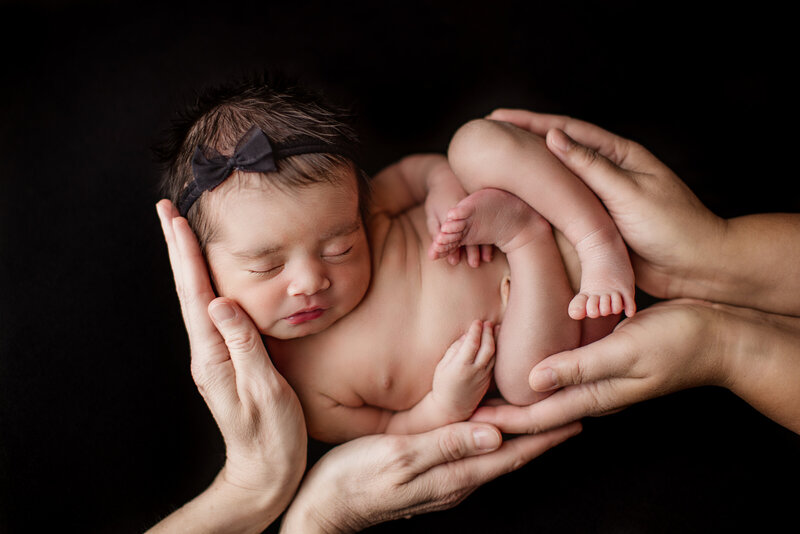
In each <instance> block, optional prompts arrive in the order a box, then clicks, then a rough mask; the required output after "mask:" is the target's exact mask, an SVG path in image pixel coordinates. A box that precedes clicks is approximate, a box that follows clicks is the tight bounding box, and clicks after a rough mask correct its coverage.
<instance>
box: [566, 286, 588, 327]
mask: <svg viewBox="0 0 800 534" xmlns="http://www.w3.org/2000/svg"><path fill="white" fill-rule="evenodd" d="M588 300H589V295H587V294H586V293H578V294H577V295H575V296H574V297H573V298H572V300H571V301H570V303H569V308H568V313H569V316H570V317H571V318H573V319H575V320H576V321H580V320H581V319H584V318H585V317H586V302H587V301H588Z"/></svg>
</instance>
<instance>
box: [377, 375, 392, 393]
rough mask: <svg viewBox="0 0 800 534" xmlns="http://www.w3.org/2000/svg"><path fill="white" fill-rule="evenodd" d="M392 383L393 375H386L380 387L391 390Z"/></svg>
mask: <svg viewBox="0 0 800 534" xmlns="http://www.w3.org/2000/svg"><path fill="white" fill-rule="evenodd" d="M392 385H393V383H392V377H391V376H388V375H386V376H384V377H383V378H382V379H381V380H380V387H381V389H383V390H385V391H389V390H391V389H392Z"/></svg>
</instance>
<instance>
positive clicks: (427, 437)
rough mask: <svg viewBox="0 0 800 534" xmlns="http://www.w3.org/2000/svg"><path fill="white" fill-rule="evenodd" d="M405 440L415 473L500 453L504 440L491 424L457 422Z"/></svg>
mask: <svg viewBox="0 0 800 534" xmlns="http://www.w3.org/2000/svg"><path fill="white" fill-rule="evenodd" d="M403 441H404V443H403V450H404V454H403V455H404V457H406V458H408V459H409V461H410V466H409V467H410V470H411V472H412V473H424V472H426V471H428V470H429V469H431V468H432V467H435V466H437V465H441V464H443V463H448V462H455V461H456V460H461V459H462V458H467V457H470V456H475V455H479V454H486V453H489V452H491V451H494V450H497V449H498V448H499V447H500V445H501V444H502V442H503V439H502V437H501V436H500V432H498V430H497V429H496V428H494V427H493V426H491V425H485V424H475V423H455V424H451V425H447V426H443V427H440V428H437V429H435V430H431V431H430V432H425V433H423V434H416V435H413V436H407V437H406V439H405V440H403Z"/></svg>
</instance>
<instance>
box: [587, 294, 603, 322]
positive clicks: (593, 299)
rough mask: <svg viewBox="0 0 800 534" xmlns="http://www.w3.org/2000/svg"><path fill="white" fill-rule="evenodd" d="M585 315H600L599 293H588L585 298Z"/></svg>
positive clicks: (592, 317) (594, 316)
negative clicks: (587, 296)
mask: <svg viewBox="0 0 800 534" xmlns="http://www.w3.org/2000/svg"><path fill="white" fill-rule="evenodd" d="M586 316H587V317H588V318H589V319H596V318H598V317H600V295H594V294H593V295H589V298H588V299H586Z"/></svg>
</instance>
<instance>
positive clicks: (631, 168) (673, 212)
mask: <svg viewBox="0 0 800 534" xmlns="http://www.w3.org/2000/svg"><path fill="white" fill-rule="evenodd" d="M489 118H490V119H493V120H501V121H506V122H510V123H512V124H515V125H516V126H519V127H520V128H524V129H527V130H529V131H532V132H534V133H536V134H539V135H542V136H546V139H547V147H548V148H549V149H550V151H551V152H553V154H555V155H556V156H557V157H558V158H559V159H560V160H561V162H562V163H563V164H564V165H565V166H566V167H568V168H569V169H570V170H571V171H572V172H574V173H575V174H576V175H577V176H578V177H580V178H581V179H582V180H583V181H584V182H585V183H586V185H588V186H589V188H590V189H592V190H593V191H594V192H595V194H597V196H598V197H599V198H600V200H601V201H602V202H603V204H604V205H605V207H606V209H607V210H608V212H609V214H610V215H611V217H612V218H613V219H614V223H615V224H616V225H617V228H618V229H619V231H620V233H621V234H622V237H623V239H624V240H625V242H626V244H627V245H628V247H630V249H631V251H632V252H633V254H632V257H631V261H632V263H633V266H634V270H635V273H636V285H638V286H639V287H641V288H642V289H644V290H645V291H646V292H648V293H650V294H651V295H654V296H657V297H660V298H673V297H678V296H686V295H685V292H684V291H682V289H683V288H682V287H680V286H681V285H683V284H688V283H691V282H692V281H694V280H701V279H704V278H706V277H713V273H708V272H706V271H707V270H708V269H709V267H710V266H711V265H713V264H712V263H711V262H709V261H708V258H709V257H713V251H714V249H715V247H716V246H717V244H718V243H719V242H720V240H721V236H722V234H723V233H724V231H725V222H724V220H723V219H721V218H719V217H717V216H716V215H714V214H713V213H711V212H710V211H709V210H708V209H707V208H706V207H705V206H703V204H702V203H701V202H700V200H698V198H697V197H696V196H695V195H694V194H693V193H692V191H691V190H690V189H689V188H688V187H687V186H686V185H685V184H684V183H683V182H682V181H681V180H680V178H678V177H677V176H676V175H675V173H673V172H672V171H671V170H670V169H669V168H668V167H667V166H665V165H664V164H663V163H661V162H660V161H659V160H658V159H657V158H656V157H655V156H653V155H652V154H651V153H650V152H648V151H647V149H645V148H644V147H643V146H641V145H639V144H637V143H635V142H633V141H629V140H627V139H624V138H622V137H620V136H618V135H615V134H612V133H611V132H608V131H606V130H603V129H602V128H599V127H597V126H595V125H593V124H590V123H587V122H584V121H580V120H577V119H572V118H569V117H564V116H558V115H545V114H540V113H533V112H530V111H525V110H511V109H498V110H495V111H494V112H493V113H492V114H491V115H489Z"/></svg>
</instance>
